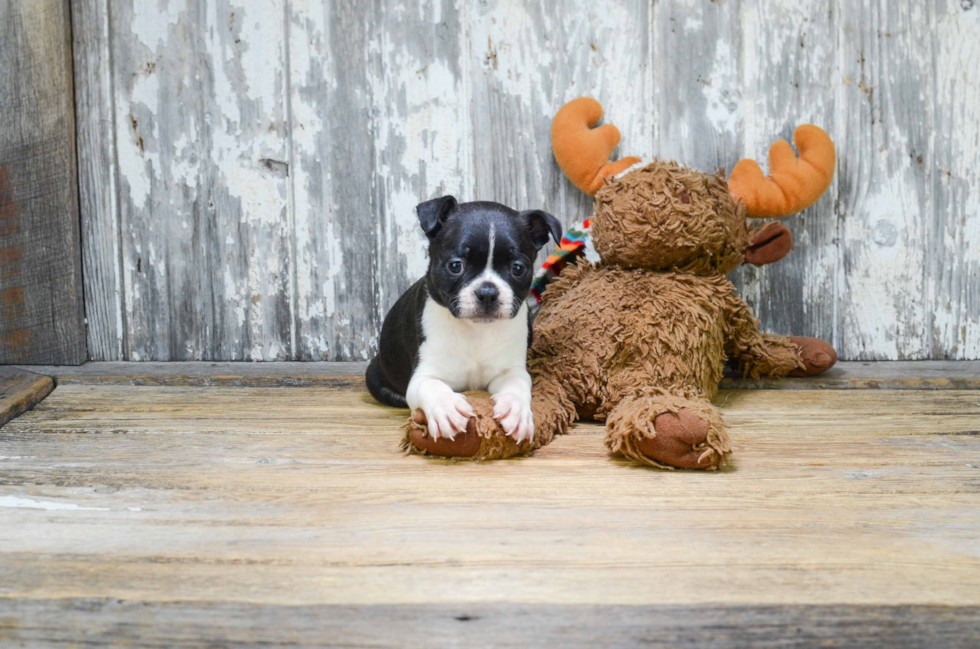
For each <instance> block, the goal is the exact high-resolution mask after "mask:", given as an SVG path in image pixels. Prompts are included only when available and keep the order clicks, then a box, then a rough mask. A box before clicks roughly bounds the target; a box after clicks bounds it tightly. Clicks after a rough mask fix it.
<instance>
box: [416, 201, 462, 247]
mask: <svg viewBox="0 0 980 649" xmlns="http://www.w3.org/2000/svg"><path fill="white" fill-rule="evenodd" d="M456 207H457V203H456V199H455V198H454V197H452V196H442V197H440V198H433V199H432V200H431V201H426V202H424V203H419V204H418V206H417V207H416V208H415V215H416V216H417V217H418V218H419V225H421V226H422V232H425V236H427V237H429V238H430V239H432V238H434V237H435V236H436V235H437V234H439V230H441V229H442V226H443V224H445V222H446V221H447V220H448V219H449V217H450V216H452V213H453V212H455V211H456Z"/></svg>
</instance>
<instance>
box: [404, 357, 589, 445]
mask: <svg viewBox="0 0 980 649" xmlns="http://www.w3.org/2000/svg"><path fill="white" fill-rule="evenodd" d="M465 394H466V398H467V400H469V402H470V405H472V406H473V413H474V414H473V416H472V417H470V419H469V422H468V423H467V426H466V432H465V433H460V434H458V435H456V439H453V440H450V439H446V438H440V439H438V440H433V439H432V438H431V437H430V436H429V434H428V433H429V431H428V428H427V427H426V421H425V415H424V414H423V413H422V412H421V411H419V410H416V411H415V413H414V414H413V415H412V417H410V418H409V421H408V423H407V424H406V425H405V438H404V440H403V441H402V447H403V448H404V449H405V450H407V451H408V452H410V453H412V452H421V453H425V454H427V455H435V456H437V457H453V458H460V459H472V460H502V459H506V458H509V457H514V456H515V455H528V454H530V453H531V452H533V451H534V450H535V449H538V448H541V447H542V446H546V445H547V444H550V443H551V440H552V439H554V436H555V435H560V434H562V433H564V432H565V431H566V430H567V429H568V424H569V423H570V422H571V421H572V420H573V419H574V417H575V406H574V404H573V403H572V402H571V399H570V397H569V395H568V394H567V392H566V391H565V390H564V388H563V387H562V385H561V382H560V381H559V380H558V379H557V378H556V377H554V376H552V375H549V374H539V375H538V376H536V377H535V378H534V387H533V388H532V390H531V410H532V411H533V412H534V438H533V439H532V440H529V441H524V442H521V443H520V444H518V443H516V442H515V441H514V439H513V438H512V437H510V436H509V435H507V434H506V433H505V432H504V430H503V429H502V428H501V427H500V424H498V423H497V421H495V420H494V418H493V401H492V399H491V398H490V395H489V394H488V393H486V392H467V393H465Z"/></svg>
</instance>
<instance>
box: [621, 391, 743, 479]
mask: <svg viewBox="0 0 980 649" xmlns="http://www.w3.org/2000/svg"><path fill="white" fill-rule="evenodd" d="M606 446H607V447H608V448H609V450H611V451H613V452H614V453H621V454H623V455H625V456H627V457H629V458H632V459H634V460H636V461H638V462H642V463H643V464H648V465H650V466H658V467H661V468H670V467H677V468H679V469H715V468H717V467H718V466H719V465H720V464H721V463H722V462H723V461H724V459H725V458H726V457H727V456H728V455H729V454H730V453H731V443H730V441H729V438H728V433H727V432H726V430H725V422H724V421H723V420H722V418H721V413H719V412H718V410H717V409H716V408H715V407H714V406H712V405H711V404H710V403H708V402H707V401H706V400H694V399H687V398H685V397H682V396H677V395H673V394H656V395H641V396H632V397H626V398H625V399H623V400H622V401H620V402H619V403H618V404H616V406H615V407H614V408H613V409H612V411H611V412H610V413H609V416H608V417H607V418H606Z"/></svg>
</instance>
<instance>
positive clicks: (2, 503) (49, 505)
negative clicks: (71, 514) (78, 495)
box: [0, 496, 109, 512]
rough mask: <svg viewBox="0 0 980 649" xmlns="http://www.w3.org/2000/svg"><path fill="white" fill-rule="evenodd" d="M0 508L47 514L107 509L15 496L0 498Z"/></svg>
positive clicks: (105, 508) (105, 510)
mask: <svg viewBox="0 0 980 649" xmlns="http://www.w3.org/2000/svg"><path fill="white" fill-rule="evenodd" d="M0 508H12V509H43V510H45V511H49V512H56V511H93V512H107V511H109V508H108V507H82V506H80V505H75V504H73V503H60V502H56V501H53V500H33V499H31V498H18V497H17V496H0Z"/></svg>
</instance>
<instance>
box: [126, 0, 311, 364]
mask: <svg viewBox="0 0 980 649" xmlns="http://www.w3.org/2000/svg"><path fill="white" fill-rule="evenodd" d="M110 29H111V34H110V40H111V46H112V53H111V54H112V61H113V74H112V75H111V79H112V82H113V84H114V85H113V95H114V98H115V110H116V116H115V129H116V149H117V156H118V170H119V175H120V180H119V193H120V199H119V221H120V232H121V237H122V242H121V244H122V245H121V254H122V267H123V285H124V290H125V300H124V307H125V312H124V318H123V320H124V322H125V326H126V328H127V331H126V336H125V342H126V346H127V349H126V353H125V358H127V359H129V360H186V359H202V360H207V359H224V360H281V359H284V358H288V357H289V356H290V350H291V343H290V337H291V327H292V322H291V315H290V294H289V290H288V287H289V278H290V276H291V271H290V264H291V260H292V257H293V256H292V253H291V246H290V241H291V231H290V227H289V223H288V218H287V215H288V209H287V208H288V163H287V162H286V161H287V150H288V145H287V139H286V118H287V115H286V104H287V102H286V94H287V87H288V80H287V77H286V74H285V72H286V63H285V40H284V24H283V5H282V2H281V1H278V2H223V3H209V2H203V1H197V0H190V1H188V2H176V1H175V2H170V3H163V4H159V3H154V2H121V3H116V4H113V6H112V18H111V24H110Z"/></svg>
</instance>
